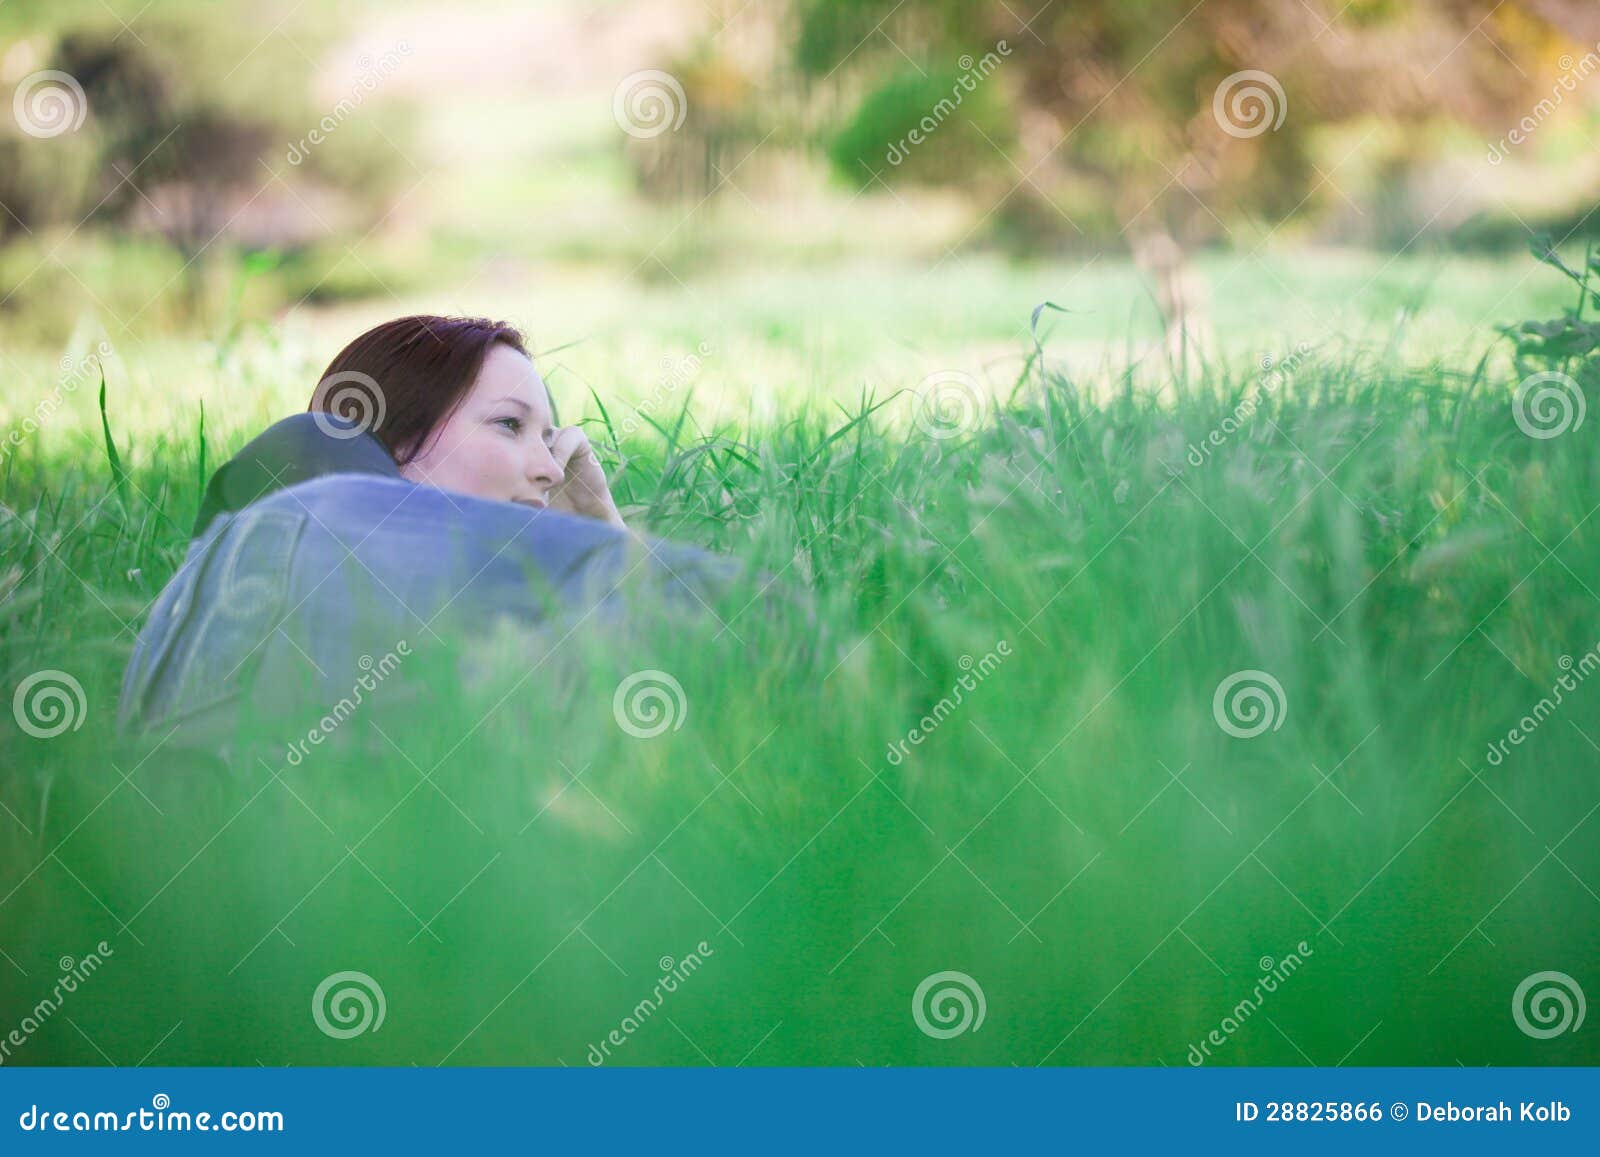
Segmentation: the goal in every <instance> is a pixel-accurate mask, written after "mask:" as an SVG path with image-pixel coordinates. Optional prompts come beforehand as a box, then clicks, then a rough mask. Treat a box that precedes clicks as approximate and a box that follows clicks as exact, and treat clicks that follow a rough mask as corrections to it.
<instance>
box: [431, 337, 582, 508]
mask: <svg viewBox="0 0 1600 1157" xmlns="http://www.w3.org/2000/svg"><path fill="white" fill-rule="evenodd" d="M554 424H555V422H554V417H553V415H552V413H551V407H550V394H549V392H548V391H547V390H546V389H545V385H544V382H543V380H541V379H540V377H539V373H538V371H537V370H535V369H534V368H533V363H532V362H531V361H529V360H528V359H527V358H526V357H524V356H523V355H522V354H520V353H518V352H517V351H516V350H514V349H512V348H511V347H510V346H508V345H506V344H505V343H504V342H495V343H494V344H493V345H492V346H490V347H489V353H488V354H487V355H486V356H485V357H484V359H483V368H482V369H480V370H479V371H478V377H477V380H476V381H475V382H473V384H472V388H471V390H469V391H468V392H467V396H466V397H464V398H462V399H461V403H460V404H459V405H458V406H456V408H455V411H454V412H453V413H451V414H450V416H449V417H448V418H446V419H445V420H444V422H443V423H442V424H441V425H439V426H437V427H435V428H434V429H433V430H431V431H430V432H429V433H428V435H427V437H426V438H424V439H423V444H422V448H421V452H420V453H418V454H417V455H416V456H415V457H414V458H412V459H411V461H410V462H408V463H406V464H405V465H404V466H402V467H401V468H400V473H401V475H402V476H403V477H405V478H409V479H411V480H412V481H413V482H423V483H427V484H428V485H430V486H437V487H439V488H440V489H441V490H453V491H456V492H457V493H459V494H470V495H472V496H473V497H475V498H492V499H497V500H499V501H501V502H521V503H525V504H527V505H530V506H539V507H542V506H545V505H547V504H548V502H549V497H550V490H551V488H552V487H554V486H555V485H556V484H558V483H559V482H560V481H561V479H562V471H561V467H560V466H559V465H558V464H557V463H556V460H555V458H554V457H552V456H551V453H550V443H551V441H552V440H553V439H554V437H555V433H556V432H555V429H554Z"/></svg>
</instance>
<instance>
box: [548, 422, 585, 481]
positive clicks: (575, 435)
mask: <svg viewBox="0 0 1600 1157" xmlns="http://www.w3.org/2000/svg"><path fill="white" fill-rule="evenodd" d="M586 452H590V447H589V436H588V435H587V434H585V433H584V432H583V431H582V430H580V429H579V428H578V427H577V426H562V427H561V428H560V429H559V430H557V431H556V436H555V437H554V438H553V439H551V442H550V455H551V457H553V458H554V459H555V460H556V465H557V466H559V467H561V470H562V472H563V473H568V472H569V471H568V470H567V464H568V463H569V462H571V461H572V459H573V458H575V457H577V458H582V457H583V454H584V453H586Z"/></svg>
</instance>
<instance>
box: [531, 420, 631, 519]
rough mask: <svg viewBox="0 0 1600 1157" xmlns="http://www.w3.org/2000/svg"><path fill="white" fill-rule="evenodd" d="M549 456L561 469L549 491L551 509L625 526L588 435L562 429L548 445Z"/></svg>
mask: <svg viewBox="0 0 1600 1157" xmlns="http://www.w3.org/2000/svg"><path fill="white" fill-rule="evenodd" d="M550 453H551V454H552V455H553V456H554V457H555V460H556V464H557V465H558V466H560V467H561V470H562V474H563V477H562V480H561V481H560V482H559V483H557V484H556V485H555V486H554V487H553V488H552V489H551V491H550V509H551V510H564V511H566V512H567V513H569V514H580V515H582V516H583V517H585V518H597V519H599V520H600V521H601V522H604V523H608V524H610V525H611V526H615V527H617V528H618V529H620V530H626V529H627V524H626V523H624V522H623V521H622V515H621V514H619V513H617V504H616V503H615V502H614V501H612V498H611V487H610V486H609V485H608V484H607V482H606V472H605V471H604V470H603V469H601V468H600V460H599V459H598V458H596V457H595V453H594V447H593V446H591V445H590V444H589V436H588V435H587V434H585V433H584V432H583V431H582V430H581V429H579V428H578V427H577V426H563V427H561V429H559V430H557V431H556V436H555V439H554V440H553V441H552V442H551V444H550Z"/></svg>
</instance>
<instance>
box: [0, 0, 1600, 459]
mask: <svg viewBox="0 0 1600 1157" xmlns="http://www.w3.org/2000/svg"><path fill="white" fill-rule="evenodd" d="M1596 40H1600V15H1597V14H1596V12H1595V11H1594V10H1593V8H1592V6H1589V5H1585V4H1582V3H1577V2H1567V3H1563V2H1562V0H1519V2H1512V3H1493V2H1490V0H1429V2H1427V3H1405V4H1396V3H1388V2H1373V0H1356V2H1354V3H1348V4H1343V5H1334V4H1329V3H1324V2H1322V0H1316V2H1308V3H1294V2H1291V3H1275V2H1274V3H1269V2H1265V0H1260V2H1252V0H1227V2H1222V0H1208V2H1205V3H1200V4H1190V3H1179V2H1176V0H1146V2H1135V3H1124V2H1119V3H1115V4H1112V3H1104V4H1099V3H1089V4H1085V3H1070V4H1069V3H1067V2H1065V0H1048V2H1044V0H1006V2H1001V0H991V2H984V0H863V2H846V0H793V2H791V3H777V2H769V0H756V2H753V3H739V2H737V0H726V2H722V0H683V2H681V3H642V2H641V3H626V2H622V3H580V2H562V0H556V2H542V3H541V2H535V3H519V4H511V3H504V4H497V3H476V2H461V3H452V4H447V5H446V4H439V5H432V4H417V5H397V4H377V3H373V4H363V3H342V4H334V5H324V4H311V3H300V4H296V3H289V2H273V3H266V4H249V5H244V4H200V3H186V2H183V0H153V2H151V3H147V4H145V5H143V6H142V7H140V6H138V5H135V4H131V3H126V2H122V3H118V4H115V5H111V4H105V3H101V2H100V0H83V2H71V3H62V2H56V0H50V2H32V0H8V2H7V3H5V4H3V5H0V48H3V51H0V85H3V86H4V87H5V88H6V89H7V91H11V90H12V88H13V87H14V86H17V85H20V84H21V83H22V82H23V81H24V80H26V79H27V78H29V77H36V76H37V74H39V73H40V72H41V71H43V70H49V69H54V70H59V71H61V72H64V73H67V74H68V75H70V76H71V77H73V78H75V79H76V81H77V83H78V84H79V85H80V86H81V100H79V99H78V97H77V95H76V94H73V93H70V92H69V93H66V94H65V96H64V99H65V100H66V101H67V103H68V105H69V107H68V108H67V109H65V110H51V109H49V108H48V107H47V106H46V103H45V102H47V100H48V97H49V95H50V94H49V93H48V91H42V90H35V91H34V92H33V93H32V99H33V100H35V101H39V102H41V103H40V106H39V109H38V110H37V112H36V113H35V115H37V116H40V117H44V118H46V119H45V120H42V121H40V122H39V123H38V124H37V125H36V126H35V131H34V133H33V135H28V134H27V133H25V131H24V126H23V124H22V123H21V121H20V120H19V117H18V116H11V117H6V118H3V119H0V203H3V204H4V206H5V212H4V214H0V348H3V350H4V352H5V355H6V356H7V357H8V358H9V359H11V361H12V362H13V365H14V366H16V367H20V368H24V369H32V368H34V367H35V366H36V364H38V363H37V362H33V361H30V358H35V359H43V358H55V357H58V356H60V355H62V354H64V353H65V354H72V353H75V352H81V351H82V350H83V349H87V348H89V347H92V346H93V344H94V343H95V342H96V341H97V340H99V339H101V338H104V339H106V340H108V341H109V343H110V345H111V346H112V347H113V349H115V350H117V351H118V353H119V354H120V355H122V360H123V363H124V365H125V367H126V372H127V373H128V375H129V376H130V377H131V379H132V381H131V382H130V383H129V384H128V387H127V389H126V396H125V397H124V399H123V404H122V407H121V408H122V410H123V411H124V413H123V415H122V416H123V420H124V421H134V422H139V423H141V424H143V420H142V418H141V417H140V416H139V415H137V414H134V413H131V412H127V411H132V410H137V409H139V408H141V407H142V405H143V401H142V400H143V399H145V398H147V397H151V396H152V395H154V396H158V397H159V400H160V414H159V415H150V416H149V418H150V421H151V422H156V421H160V422H171V421H174V420H181V418H182V417H184V416H189V417H192V416H193V411H194V409H195V406H196V404H197V403H198V402H199V401H200V400H201V399H205V400H206V402H207V403H208V411H209V413H210V415H211V419H212V421H213V423H214V424H215V428H219V429H222V430H225V431H235V430H239V431H242V430H245V429H248V428H252V427H256V426H259V425H260V424H261V422H262V421H263V420H265V419H268V418H271V417H275V416H277V415H279V414H280V413H282V412H286V411H288V410H292V409H298V408H301V407H302V406H303V404H304V399H305V398H306V397H308V396H309V392H310V387H311V385H312V384H313V381H314V378H315V375H316V373H317V372H318V371H319V370H320V368H321V367H322V366H323V365H325V364H326V362H327V360H328V359H329V358H330V357H331V355H332V353H333V352H334V351H335V350H337V348H338V347H339V346H340V345H341V344H342V343H343V342H344V341H345V340H348V338H349V337H351V336H353V335H354V334H355V333H357V332H359V330H360V329H361V328H363V327H364V326H365V325H367V324H369V323H371V322H374V321H376V320H379V319H382V318H385V317H388V316H393V315H396V314H399V313H402V312H409V311H430V312H460V313H472V314H480V315H486V316H491V317H496V318H508V319H511V320H514V321H516V322H518V323H520V324H521V325H523V326H524V327H525V328H526V329H527V331H528V332H529V334H530V336H531V338H532V339H533V340H534V341H535V342H536V343H537V344H538V345H539V347H540V348H541V349H542V350H545V351H553V352H550V353H548V354H546V356H545V357H544V359H543V364H544V368H545V370H546V372H547V373H548V374H549V375H550V377H551V381H552V385H553V386H554V387H555V388H556V390H557V393H558V396H559V397H560V398H561V399H562V400H563V401H565V402H566V404H567V406H568V407H569V409H571V408H573V407H577V406H580V405H584V406H587V404H588V401H589V392H590V391H591V390H592V391H594V392H595V393H597V394H598V395H599V396H600V397H601V399H603V400H604V401H606V402H607V403H608V404H611V405H625V404H626V403H627V402H628V401H633V402H637V401H639V400H640V399H642V398H647V397H650V396H652V394H655V395H660V394H661V393H662V392H663V391H667V392H670V393H673V394H678V395H680V399H681V397H684V396H690V395H691V394H692V397H693V410H694V412H695V413H696V414H697V415H700V416H702V417H703V418H704V420H705V421H706V422H708V423H709V422H714V420H715V419H716V418H717V417H718V416H724V417H729V416H731V417H739V418H743V417H747V416H748V415H749V414H750V413H751V412H752V411H754V412H761V411H762V410H763V408H769V409H770V408H771V407H772V406H774V405H776V404H778V403H777V401H776V399H780V398H781V399H786V400H797V399H818V400H821V399H833V398H842V399H854V398H856V397H858V396H859V395H860V394H861V393H862V391H863V390H869V391H876V392H877V393H878V394H879V395H880V396H882V395H884V394H886V393H888V392H890V391H892V390H893V389H894V388H897V387H903V386H906V385H908V384H912V383H915V382H916V381H917V380H919V379H920V378H922V377H923V376H924V375H926V374H928V373H930V372H933V371H935V370H948V369H956V370H961V371H963V372H969V373H972V374H974V375H975V376H977V377H978V378H979V379H980V380H981V381H983V382H985V383H988V384H990V385H992V386H994V387H995V388H996V389H1004V388H1008V387H1009V386H1010V385H1011V384H1012V383H1013V382H1014V381H1015V379H1016V376H1017V375H1018V373H1019V372H1020V369H1021V366H1022V363H1023V359H1024V358H1025V357H1026V356H1027V354H1028V353H1029V352H1030V350H1031V339H1030V337H1029V333H1028V323H1029V317H1030V313H1031V311H1032V310H1033V308H1034V307H1035V306H1037V305H1039V304H1040V303H1042V302H1044V301H1047V300H1048V301H1052V302H1055V303H1056V304H1058V305H1060V306H1061V307H1063V310H1065V311H1066V312H1060V313H1054V312H1052V313H1051V314H1050V317H1049V322H1050V325H1049V330H1050V333H1051V335H1052V338H1053V344H1052V349H1053V350H1054V351H1055V352H1056V353H1057V354H1058V355H1059V356H1061V357H1063V358H1066V359H1068V360H1069V362H1070V363H1071V364H1075V365H1081V366H1085V367H1095V366H1099V365H1102V364H1103V363H1105V362H1106V361H1108V360H1111V361H1117V362H1118V363H1121V362H1124V361H1127V360H1137V359H1138V358H1139V357H1141V356H1143V355H1144V354H1146V353H1148V352H1150V350H1152V349H1158V348H1160V347H1161V346H1162V337H1163V332H1164V330H1165V329H1167V328H1169V326H1170V323H1172V322H1173V321H1174V320H1176V317H1175V315H1178V314H1181V315H1182V316H1183V317H1184V319H1185V322H1186V327H1187V329H1188V330H1189V331H1190V333H1191V334H1192V339H1193V341H1194V342H1195V343H1196V344H1197V345H1202V346H1204V345H1205V344H1207V343H1209V344H1211V345H1212V346H1213V347H1215V346H1218V345H1220V346H1221V347H1223V348H1225V349H1229V350H1233V351H1235V352H1239V353H1240V354H1241V355H1243V354H1255V355H1259V354H1262V353H1278V354H1281V353H1282V352H1283V351H1285V350H1288V349H1291V348H1293V347H1294V346H1295V345H1296V344H1298V343H1299V342H1301V341H1308V342H1313V343H1322V342H1325V341H1328V340H1329V339H1330V338H1340V337H1371V336H1372V335H1374V334H1378V335H1381V337H1382V338H1383V339H1384V340H1392V339H1396V338H1401V339H1403V340H1405V341H1407V342H1410V343H1413V347H1412V348H1415V349H1417V350H1419V351H1420V352H1421V353H1423V354H1424V355H1427V354H1432V353H1436V352H1439V351H1441V350H1445V349H1448V350H1450V351H1452V352H1455V351H1456V350H1457V349H1458V348H1459V347H1461V346H1462V345H1464V344H1469V343H1471V342H1473V341H1475V340H1479V341H1481V340H1482V339H1483V338H1484V335H1485V334H1486V333H1487V334H1491V335H1492V330H1491V328H1490V327H1492V326H1493V325H1494V324H1495V323H1500V322H1505V321H1508V320H1517V319H1520V318H1522V317H1526V316H1528V315H1529V310H1530V309H1532V308H1535V307H1536V306H1538V305H1544V304H1548V303H1549V302H1550V301H1552V300H1553V299H1554V298H1553V295H1554V294H1556V293H1558V292H1559V287H1555V286H1551V285H1549V284H1548V283H1545V284H1543V285H1536V282H1537V279H1536V278H1534V277H1533V275H1532V269H1533V266H1532V265H1531V263H1528V262H1526V261H1523V260H1520V259H1519V258H1520V256H1521V254H1522V253H1523V252H1524V251H1525V249H1526V246H1527V243H1528V240H1529V238H1530V237H1531V236H1532V235H1534V234H1535V233H1538V232H1540V231H1548V232H1551V233H1553V234H1554V235H1555V236H1556V237H1558V238H1566V239H1569V240H1572V239H1581V238H1583V237H1586V236H1588V235H1590V234H1591V233H1592V232H1593V231H1594V229H1595V225H1594V222H1593V220H1592V218H1591V216H1590V214H1591V213H1592V210H1593V208H1594V205H1595V194H1596V190H1597V189H1600V149H1597V148H1596V147H1595V139H1596V133H1597V131H1600V112H1597V109H1600V84H1597V83H1595V74H1596V71H1597V70H1600V57H1597V56H1596V55H1594V53H1595V51H1596V47H1595V41H1596ZM1246 72H1259V73H1264V74H1266V75H1267V77H1268V79H1269V80H1270V82H1271V84H1270V85H1268V84H1263V83H1262V82H1260V81H1257V80H1252V79H1251V78H1250V77H1249V76H1248V75H1247V76H1245V77H1238V75H1237V74H1240V73H1246ZM42 83H43V86H44V89H46V90H47V89H48V82H42ZM952 98H954V99H952ZM17 99H18V102H21V101H22V99H23V96H22V93H21V91H20V90H19V92H18V94H17ZM941 102H944V103H943V104H942V105H941ZM17 107H18V109H19V110H21V107H22V106H21V104H20V103H18V106H17ZM52 112H61V113H62V115H63V116H64V118H65V120H67V121H69V122H70V123H51V122H50V121H49V120H48V117H49V116H50V115H51V114H52ZM1519 125H1522V126H1523V129H1524V131H1523V132H1522V133H1521V137H1522V138H1523V139H1522V140H1521V143H1514V142H1513V141H1511V140H1510V139H1508V137H1509V135H1511V134H1514V133H1515V132H1516V131H1517V130H1518V126H1519ZM930 126H932V128H931V131H927V130H928V129H929V127H930ZM919 129H920V130H921V136H922V140H921V142H920V143H917V142H916V141H915V140H914V139H913V138H914V136H915V135H917V134H918V131H919ZM41 132H44V133H49V134H50V142H49V143H50V146H51V147H49V148H41V147H39V141H38V139H37V137H38V135H39V134H40V133H41ZM1541 293H1543V295H1544V296H1543V297H1541V296H1540V295H1541ZM192 335H202V336H203V337H204V338H205V342H204V344H203V345H202V346H199V347H197V346H195V345H194V344H193V343H192V342H190V341H189V340H188V338H189V337H190V336H192ZM264 351H265V352H264ZM263 357H265V358H268V359H269V363H268V364H270V366H271V372H270V373H267V374H255V373H251V372H250V370H251V366H252V364H257V363H259V360H260V359H261V358H263ZM253 358H254V359H257V362H256V363H253V362H252V359H253ZM691 358H692V359H694V360H693V361H689V360H687V359H691ZM146 386H159V389H157V390H155V391H151V390H149V389H147V388H144V387H146ZM27 401H28V399H25V398H20V397H17V396H16V395H15V394H14V393H13V392H11V391H8V392H7V398H6V405H7V407H14V408H15V409H16V410H17V411H18V412H22V411H24V410H26V409H29V408H31V407H29V406H27V405H26V402H27ZM68 408H69V409H70V410H73V411H74V412H76V411H77V410H78V409H79V407H78V406H77V405H73V406H70V407H68ZM588 412H592V410H589V411H588ZM80 416H81V417H82V418H83V419H84V420H85V421H87V422H88V425H87V426H86V427H85V428H86V429H89V430H91V431H92V430H93V426H94V422H93V421H92V419H93V413H92V408H91V407H87V406H85V407H82V413H81V415H80ZM69 428H72V426H71V422H70V420H69V422H65V423H58V430H57V434H58V435H59V434H60V433H61V432H62V431H63V430H65V429H69Z"/></svg>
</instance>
